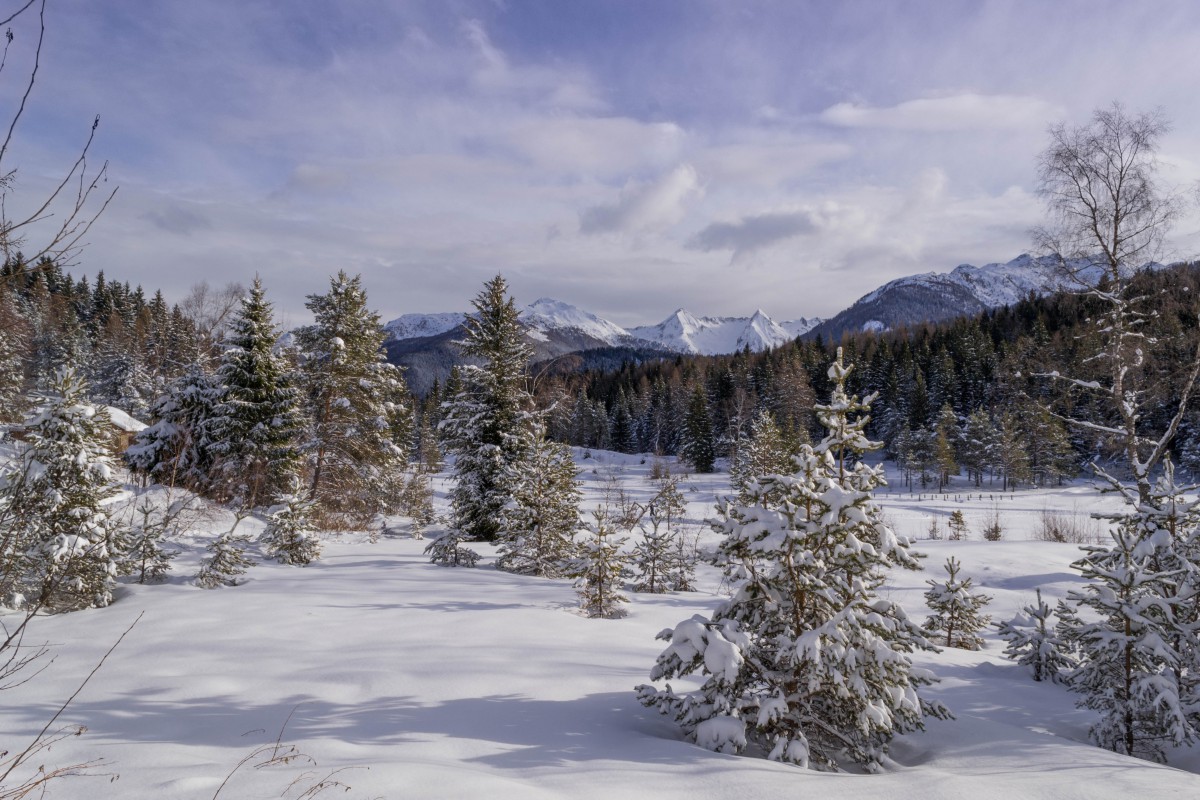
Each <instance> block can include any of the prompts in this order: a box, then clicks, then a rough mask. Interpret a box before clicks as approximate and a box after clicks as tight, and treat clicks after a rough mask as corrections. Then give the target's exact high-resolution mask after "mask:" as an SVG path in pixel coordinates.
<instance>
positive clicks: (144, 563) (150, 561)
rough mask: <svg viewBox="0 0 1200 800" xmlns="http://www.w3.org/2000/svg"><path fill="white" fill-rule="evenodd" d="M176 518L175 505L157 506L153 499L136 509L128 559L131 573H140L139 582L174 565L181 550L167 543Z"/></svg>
mask: <svg viewBox="0 0 1200 800" xmlns="http://www.w3.org/2000/svg"><path fill="white" fill-rule="evenodd" d="M171 518H172V513H171V509H170V508H168V509H167V510H165V511H160V510H157V509H156V508H155V507H154V504H153V503H151V502H150V501H149V500H144V501H143V502H142V503H141V504H139V505H138V506H137V508H136V509H135V510H134V523H133V526H132V529H131V531H130V546H129V550H128V552H127V554H126V560H125V563H126V565H127V571H124V570H123V572H124V573H125V574H129V575H137V581H138V583H146V582H147V581H155V580H159V579H160V578H163V577H164V576H166V574H167V572H168V571H170V569H171V561H172V560H173V559H174V558H175V557H176V556H178V555H179V551H178V550H169V549H167V548H166V547H164V546H163V540H164V539H165V538H166V536H167V533H168V527H169V524H170V521H171Z"/></svg>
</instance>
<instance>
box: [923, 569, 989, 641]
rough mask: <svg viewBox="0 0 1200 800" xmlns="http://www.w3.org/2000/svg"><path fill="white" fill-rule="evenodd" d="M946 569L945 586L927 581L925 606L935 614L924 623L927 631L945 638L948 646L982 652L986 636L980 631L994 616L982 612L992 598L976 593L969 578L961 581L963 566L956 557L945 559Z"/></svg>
mask: <svg viewBox="0 0 1200 800" xmlns="http://www.w3.org/2000/svg"><path fill="white" fill-rule="evenodd" d="M945 567H946V574H947V578H946V581H945V582H944V583H939V582H938V581H933V580H930V581H925V582H926V583H927V584H929V590H928V591H926V592H925V603H926V605H928V606H929V610H930V611H932V612H933V614H931V615H930V616H929V617H928V618H927V619H926V620H925V630H926V631H928V632H929V634H930V635H931V636H937V637H938V638H939V639H942V638H944V639H945V643H944V646H945V647H957V648H960V649H962V650H979V649H980V648H982V647H983V637H981V636H980V635H979V631H981V630H983V629H984V628H986V627H987V625H988V623H989V622H991V617H989V616H987V615H982V614H980V613H979V612H980V611H981V610H982V609H983V607H984V606H986V605H987V604H988V603H989V602H990V601H991V599H992V598H991V597H989V596H988V595H985V594H973V593H972V592H971V588H972V584H971V579H970V578H963V579H962V580H959V578H958V572H959V569H960V568H961V567H962V565H961V564H960V563H959V561H958V559H956V558H955V557H954V556H950V558H948V559H946V564H945Z"/></svg>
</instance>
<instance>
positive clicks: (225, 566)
mask: <svg viewBox="0 0 1200 800" xmlns="http://www.w3.org/2000/svg"><path fill="white" fill-rule="evenodd" d="M240 521H241V518H240V517H239V519H238V522H240ZM235 530H237V523H234V526H233V527H232V528H230V529H229V530H228V531H226V532H225V533H222V534H221V535H220V536H218V537H217V538H216V539H214V540H213V541H212V543H211V544H209V546H208V552H209V556H208V558H206V559H205V560H204V562H203V563H202V564H201V565H200V572H199V574H197V575H196V585H197V586H199V587H200V588H201V589H216V588H218V587H220V586H237V585H238V583H239V582H240V581H239V580H238V578H240V577H241V576H242V575H245V574H246V570H247V569H249V568H250V567H252V566H254V562H253V561H252V560H250V558H249V557H248V556H247V555H246V548H247V547H249V545H250V537H249V536H247V535H246V534H235V533H234V531H235Z"/></svg>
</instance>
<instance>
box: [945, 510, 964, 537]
mask: <svg viewBox="0 0 1200 800" xmlns="http://www.w3.org/2000/svg"><path fill="white" fill-rule="evenodd" d="M946 527H947V528H949V529H950V536H949V538H950V540H951V541H955V542H958V541H962V540H963V539H966V538H967V520H966V517H964V516H963V512H962V511H959V510H958V509H955V510H954V511H951V512H950V519H949V520H948V521H947V522H946Z"/></svg>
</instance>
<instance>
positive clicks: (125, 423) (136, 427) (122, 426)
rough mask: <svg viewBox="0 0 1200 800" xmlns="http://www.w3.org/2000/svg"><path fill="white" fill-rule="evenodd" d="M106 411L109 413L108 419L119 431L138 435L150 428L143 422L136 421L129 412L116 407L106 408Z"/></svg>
mask: <svg viewBox="0 0 1200 800" xmlns="http://www.w3.org/2000/svg"><path fill="white" fill-rule="evenodd" d="M104 410H105V411H107V412H108V418H109V419H110V420H112V424H113V426H114V427H116V428H118V429H119V430H123V431H128V432H129V433H137V432H138V431H143V430H145V429H146V428H147V427H149V426H148V425H147V424H146V423H144V422H142V421H141V420H139V419H134V418H133V416H131V415H130V414H129V412H127V411H123V410H121V409H119V408H117V407H116V406H104Z"/></svg>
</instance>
